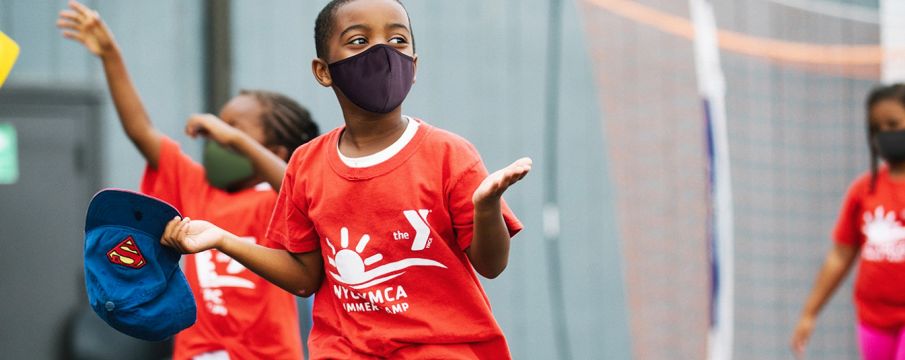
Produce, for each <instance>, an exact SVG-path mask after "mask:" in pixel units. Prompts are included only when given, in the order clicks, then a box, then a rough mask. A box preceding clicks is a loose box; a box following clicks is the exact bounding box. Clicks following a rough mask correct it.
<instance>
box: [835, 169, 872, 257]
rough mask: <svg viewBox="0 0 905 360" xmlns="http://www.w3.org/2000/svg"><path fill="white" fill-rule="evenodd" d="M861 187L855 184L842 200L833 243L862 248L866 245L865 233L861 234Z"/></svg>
mask: <svg viewBox="0 0 905 360" xmlns="http://www.w3.org/2000/svg"><path fill="white" fill-rule="evenodd" d="M859 185H860V184H859V183H855V184H853V185H852V186H851V187H850V188H849V190H848V192H847V193H846V194H845V198H844V199H843V200H842V209H841V210H840V211H839V218H838V219H837V220H836V226H835V228H834V229H833V241H835V242H836V243H837V244H842V245H852V246H861V245H862V244H863V243H864V240H865V239H864V233H863V232H861V217H862V213H863V212H862V209H861V193H862V191H861V190H862V189H861V188H862V186H859Z"/></svg>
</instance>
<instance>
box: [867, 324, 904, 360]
mask: <svg viewBox="0 0 905 360" xmlns="http://www.w3.org/2000/svg"><path fill="white" fill-rule="evenodd" d="M858 342H859V345H861V356H862V357H863V358H864V360H905V327H900V328H898V329H878V328H875V327H871V326H869V325H865V324H864V323H859V324H858Z"/></svg>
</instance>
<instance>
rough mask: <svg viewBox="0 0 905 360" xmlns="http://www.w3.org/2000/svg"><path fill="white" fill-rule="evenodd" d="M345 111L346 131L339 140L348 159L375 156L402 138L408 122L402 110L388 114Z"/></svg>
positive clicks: (355, 110) (341, 150)
mask: <svg viewBox="0 0 905 360" xmlns="http://www.w3.org/2000/svg"><path fill="white" fill-rule="evenodd" d="M357 110H358V109H354V110H349V111H347V110H345V109H344V110H343V117H344V118H345V121H346V129H345V130H344V131H343V133H342V137H340V139H339V151H340V152H341V153H342V154H343V155H345V156H348V157H353V158H355V157H362V156H368V155H372V154H375V153H377V152H379V151H381V150H383V149H386V148H387V147H389V146H390V145H392V144H393V143H394V142H396V140H398V139H399V138H400V137H402V133H403V132H405V127H406V125H407V124H408V122H407V121H406V120H405V119H403V117H402V108H401V107H400V108H397V109H396V110H393V111H392V112H390V113H387V114H374V113H369V112H364V111H357Z"/></svg>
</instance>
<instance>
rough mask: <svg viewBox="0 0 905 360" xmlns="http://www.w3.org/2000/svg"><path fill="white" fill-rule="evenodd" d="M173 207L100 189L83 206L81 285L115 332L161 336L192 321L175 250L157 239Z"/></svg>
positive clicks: (128, 193)
mask: <svg viewBox="0 0 905 360" xmlns="http://www.w3.org/2000/svg"><path fill="white" fill-rule="evenodd" d="M176 216H179V211H176V209H175V208H173V207H172V206H170V205H169V204H167V203H165V202H163V201H160V200H157V199H155V198H152V197H149V196H145V195H142V194H138V193H135V192H131V191H126V190H117V189H106V190H103V191H101V192H99V193H97V194H96V195H94V198H93V199H92V200H91V204H89V205H88V216H87V218H86V219H85V286H86V289H87V290H88V303H89V304H90V305H91V308H92V309H94V312H95V313H97V315H98V316H100V318H101V319H102V320H104V321H105V322H107V324H109V325H110V326H111V327H113V328H114V329H116V330H119V331H120V332H122V333H124V334H126V335H130V336H133V337H136V338H139V339H143V340H148V341H161V340H166V339H167V338H169V337H171V336H173V335H174V334H176V333H177V332H179V331H182V330H183V329H185V328H187V327H189V326H191V325H192V324H194V323H195V312H196V309H195V298H194V296H192V291H191V289H189V284H188V282H187V281H186V279H185V275H183V273H182V270H181V269H180V268H179V258H180V256H181V254H180V253H179V252H177V251H176V250H174V249H171V248H169V247H166V246H163V245H161V244H160V238H161V236H163V231H164V229H165V228H166V224H167V223H168V222H169V221H170V220H172V219H173V218H174V217H176Z"/></svg>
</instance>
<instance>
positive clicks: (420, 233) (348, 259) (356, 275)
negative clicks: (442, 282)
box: [324, 209, 446, 314]
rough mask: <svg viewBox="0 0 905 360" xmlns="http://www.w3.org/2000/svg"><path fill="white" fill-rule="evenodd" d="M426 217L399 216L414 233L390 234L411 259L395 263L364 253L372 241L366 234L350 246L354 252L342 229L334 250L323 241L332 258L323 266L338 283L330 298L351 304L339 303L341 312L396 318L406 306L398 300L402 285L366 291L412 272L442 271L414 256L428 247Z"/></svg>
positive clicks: (414, 213)
mask: <svg viewBox="0 0 905 360" xmlns="http://www.w3.org/2000/svg"><path fill="white" fill-rule="evenodd" d="M429 213H430V212H429V211H428V210H426V209H420V210H417V211H416V210H405V211H403V212H402V214H403V216H404V217H405V219H406V220H407V221H408V223H409V225H411V226H412V228H413V229H414V230H415V235H414V236H412V235H411V234H410V233H409V232H405V231H402V230H396V231H393V233H392V241H393V243H394V245H395V244H396V243H398V244H399V246H405V248H406V250H408V252H411V255H412V256H411V257H405V258H402V259H400V260H396V261H391V262H388V261H387V259H384V256H383V254H381V253H378V252H373V253H372V252H370V251H368V244H369V243H370V242H371V241H372V239H371V236H370V235H369V234H367V233H365V234H363V235H361V237H360V238H359V239H358V241H357V242H356V243H355V244H354V250H353V249H351V248H350V247H351V246H352V245H353V244H351V243H350V239H349V229H348V228H346V227H342V228H341V229H340V242H339V249H338V250H337V247H336V246H335V245H334V244H333V243H332V242H331V240H330V239H329V238H325V239H324V240H325V243H326V244H327V247H329V248H330V252H331V254H332V255H330V256H327V262H328V263H329V264H330V266H332V267H333V268H335V271H332V270H329V269H328V271H327V273H328V274H329V275H330V276H331V277H332V278H333V279H334V280H336V282H337V283H339V285H334V287H333V291H334V294H335V295H336V297H337V298H339V299H340V300H352V301H353V302H344V303H343V308H344V309H345V310H346V311H347V312H364V311H380V310H384V311H386V312H387V313H391V314H397V313H401V312H404V311H407V310H408V307H409V305H408V303H405V302H402V301H400V299H403V298H407V297H408V293H406V292H405V289H404V288H403V287H402V285H398V286H391V287H385V288H382V289H381V288H377V289H376V290H366V289H369V288H375V287H377V286H378V285H380V284H383V283H385V282H387V281H389V280H391V279H395V278H397V277H400V276H402V275H404V274H405V273H406V272H407V271H409V270H410V269H412V268H416V267H438V268H443V269H446V265H443V264H442V263H440V262H438V261H435V260H431V259H425V258H420V257H417V256H416V255H417V253H418V252H420V251H423V250H424V249H426V248H428V247H429V246H430V242H431V239H430V227H429V226H428V223H427V216H428V214H429ZM381 240H382V239H377V240H376V241H381ZM400 240H411V241H412V243H411V246H406V245H404V244H405V242H402V241H400ZM356 300H360V301H356Z"/></svg>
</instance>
